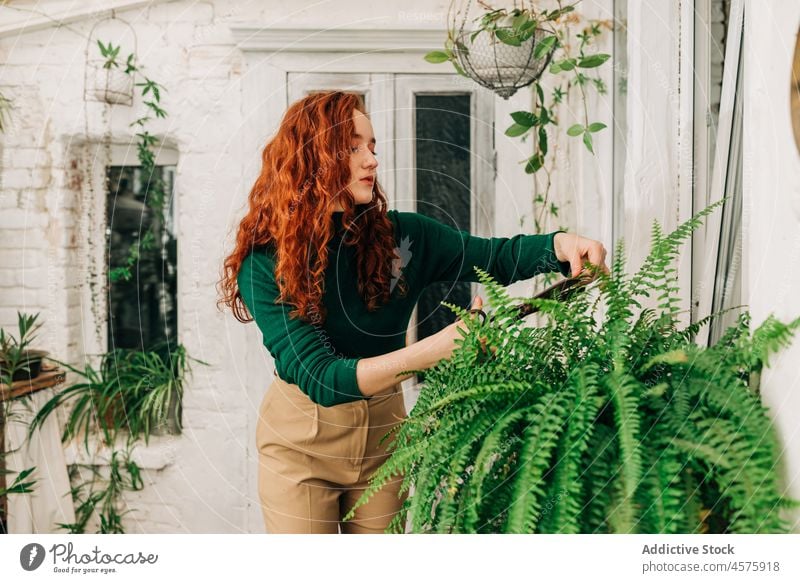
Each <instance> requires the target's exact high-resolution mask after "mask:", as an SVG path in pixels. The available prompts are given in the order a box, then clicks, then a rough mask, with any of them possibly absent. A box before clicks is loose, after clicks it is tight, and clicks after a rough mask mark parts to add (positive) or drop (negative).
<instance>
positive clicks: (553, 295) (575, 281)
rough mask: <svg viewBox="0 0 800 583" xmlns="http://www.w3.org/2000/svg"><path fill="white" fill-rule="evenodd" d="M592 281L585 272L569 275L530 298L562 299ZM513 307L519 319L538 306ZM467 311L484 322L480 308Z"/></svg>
mask: <svg viewBox="0 0 800 583" xmlns="http://www.w3.org/2000/svg"><path fill="white" fill-rule="evenodd" d="M592 281H594V278H593V277H592V276H591V275H589V274H586V273H583V274H581V275H578V276H577V277H569V278H566V279H562V280H561V281H558V282H556V283H554V284H553V285H551V286H549V287H547V288H545V289H544V290H542V291H541V292H539V293H538V294H536V295H535V296H533V297H532V298H531V299H534V300H552V299H555V300H559V301H563V300H566V299H568V298H569V297H570V296H572V295H573V294H574V293H576V292H578V291H581V290H582V289H583V288H584V287H586V285H588V284H589V283H591V282H592ZM514 307H515V309H516V310H517V316H516V319H517V320H521V319H522V318H524V317H525V316H529V315H531V314H533V313H534V312H538V311H539V306H532V305H530V304H529V303H527V302H523V303H521V304H517V305H516V306H514ZM467 311H468V312H469V313H470V314H477V315H478V316H480V317H481V324H484V323H485V322H486V318H487V315H486V312H484V311H483V309H482V308H469V309H468V310H467ZM459 319H460V318H459ZM492 319H494V316H492Z"/></svg>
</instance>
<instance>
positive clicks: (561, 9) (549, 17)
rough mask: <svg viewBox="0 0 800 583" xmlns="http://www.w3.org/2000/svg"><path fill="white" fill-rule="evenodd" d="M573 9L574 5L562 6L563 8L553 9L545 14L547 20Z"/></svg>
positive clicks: (556, 17)
mask: <svg viewBox="0 0 800 583" xmlns="http://www.w3.org/2000/svg"><path fill="white" fill-rule="evenodd" d="M573 10H575V6H574V5H570V6H564V8H560V9H556V10H553V11H552V12H551V13H550V14H548V15H547V20H556V19H558V18H560V17H561V16H563V15H564V14H567V13H568V12H572V11H573Z"/></svg>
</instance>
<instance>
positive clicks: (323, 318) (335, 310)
mask: <svg viewBox="0 0 800 583" xmlns="http://www.w3.org/2000/svg"><path fill="white" fill-rule="evenodd" d="M377 156H378V152H376V140H375V135H374V133H373V131H372V125H371V123H370V120H369V118H368V116H367V114H366V110H365V108H364V105H363V103H362V102H361V100H360V97H359V96H358V95H355V94H351V93H344V92H338V91H331V92H321V93H315V94H312V95H309V96H308V97H305V98H303V99H301V100H299V101H297V102H296V103H294V104H293V105H291V106H290V107H289V109H288V110H287V112H286V114H285V116H284V118H283V120H282V123H281V125H280V128H279V129H278V132H277V134H276V136H275V137H274V138H273V139H272V140H271V141H270V142H269V143H268V144H267V145H266V147H265V148H264V151H263V155H262V161H263V166H262V170H261V174H260V175H259V177H258V179H257V180H256V182H255V185H254V186H253V188H252V190H251V191H250V195H249V211H248V213H247V214H246V216H245V217H244V219H242V221H241V223H240V225H239V229H238V233H237V237H236V248H235V249H234V251H233V253H232V254H231V255H230V256H229V257H228V258H227V259H226V260H225V264H224V276H223V279H222V287H223V291H224V298H223V299H222V300H221V301H222V302H224V303H226V304H227V305H229V306H230V307H231V308H232V310H233V313H234V315H235V316H236V318H237V319H239V320H240V321H242V322H248V321H250V318H249V317H248V314H251V315H252V319H254V320H255V322H256V324H257V326H258V328H259V329H260V330H261V333H262V335H263V341H264V346H265V347H266V348H267V350H268V351H269V352H270V354H271V355H272V357H273V358H274V361H275V373H274V374H275V376H274V378H273V380H272V384H271V385H270V387H269V389H268V390H267V392H266V395H265V397H264V399H263V400H262V402H261V407H260V410H259V418H258V426H257V431H256V442H257V447H258V452H259V485H258V489H259V497H260V500H261V504H262V511H263V515H264V522H265V525H266V527H267V530H268V532H271V533H336V532H338V531H339V528H340V527H341V531H342V532H344V533H382V532H383V531H384V530H385V529H386V528H387V527H388V525H389V523H390V522H391V520H392V518H393V517H394V516H395V514H396V513H397V512H398V510H399V508H400V506H401V504H402V501H403V500H405V498H406V496H407V493H402V494H400V492H399V490H400V486H401V484H402V476H398V477H397V479H396V480H395V481H394V482H391V483H390V484H387V485H386V486H385V487H384V488H383V489H382V490H381V491H380V492H378V493H377V494H375V495H374V496H373V497H372V498H370V500H369V502H367V503H366V504H364V505H362V506H360V507H359V508H358V509H357V511H356V513H355V517H354V518H353V519H351V520H348V521H345V522H342V521H341V517H342V516H344V515H345V514H346V513H347V512H348V511H349V510H350V509H351V508H352V507H353V506H354V505H355V503H356V501H357V500H358V499H359V497H360V496H361V493H362V492H363V491H364V489H365V488H366V487H367V485H368V481H369V478H370V476H371V475H372V474H373V473H374V472H375V470H376V469H377V468H378V467H379V466H380V465H381V464H382V463H383V462H384V461H385V460H386V459H387V457H388V453H387V452H386V446H387V445H388V440H384V441H383V443H380V442H381V438H382V437H383V436H384V435H386V433H388V432H389V431H390V430H391V429H392V427H394V426H395V425H397V424H398V423H400V422H401V421H402V419H403V418H404V417H405V416H406V410H405V406H404V403H403V394H402V392H401V386H400V382H401V381H403V380H405V379H406V378H408V377H409V376H411V375H410V374H404V375H400V376H398V373H400V372H402V371H407V370H421V369H427V368H430V367H432V366H433V365H435V364H436V363H437V362H438V361H439V360H441V359H443V358H448V357H449V356H450V355H451V353H452V351H453V349H454V348H455V346H456V344H455V340H456V339H457V338H461V334H459V330H460V323H459V322H458V321H457V322H454V323H453V324H451V325H449V326H447V327H446V328H444V329H442V330H441V331H440V332H438V333H436V334H434V335H432V336H429V337H427V338H425V339H423V340H420V341H419V342H416V343H414V344H411V345H410V346H406V341H405V339H406V331H407V327H408V322H409V320H410V317H411V313H412V310H413V309H414V305H415V304H416V302H417V299H418V298H419V296H420V294H421V293H422V291H423V290H424V288H425V287H426V286H427V285H429V284H431V283H433V282H436V281H477V278H476V274H475V271H474V269H473V266H474V265H477V266H479V267H481V268H482V269H484V270H486V271H488V272H489V273H491V274H492V275H493V276H494V277H495V278H496V279H497V280H498V281H500V282H502V283H503V284H504V285H508V284H510V283H512V282H514V281H517V280H520V279H527V278H530V277H533V276H534V275H536V274H538V273H543V272H548V271H556V270H559V271H560V272H561V273H562V274H564V275H568V274H569V273H570V269H571V270H572V272H573V273H574V274H577V273H578V272H579V271H581V269H582V266H583V261H584V260H585V259H588V260H589V261H590V262H591V263H593V264H596V265H601V264H603V265H604V260H605V249H604V248H603V246H602V245H601V244H600V243H598V242H597V241H591V240H589V239H585V238H581V237H578V236H576V235H572V234H568V233H564V232H556V233H550V234H548V235H517V236H515V237H512V238H510V239H508V238H491V239H484V238H480V237H474V236H470V235H469V234H468V233H467V232H466V231H458V230H456V229H453V228H451V227H449V226H445V225H443V224H440V223H439V222H437V221H434V220H433V219H430V218H427V217H425V216H423V215H419V214H416V213H407V212H397V211H394V210H387V208H386V198H385V196H384V194H383V191H382V189H381V187H380V186H379V185H378V181H377V178H376V172H375V171H376V168H377V167H378V159H377ZM401 242H402V246H401ZM399 248H402V249H404V250H405V251H404V252H402V253H401V252H397V249H399ZM279 282H280V283H279ZM472 307H473V308H480V307H481V299H480V297H476V298H475V301H474V303H473V306H472Z"/></svg>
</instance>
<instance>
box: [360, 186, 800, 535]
mask: <svg viewBox="0 0 800 583" xmlns="http://www.w3.org/2000/svg"><path fill="white" fill-rule="evenodd" d="M722 202H724V201H720V202H718V203H715V204H714V205H712V206H711V207H708V208H707V209H705V210H704V211H702V212H700V213H698V215H696V216H695V217H693V218H692V219H690V220H689V221H687V222H686V223H684V224H683V225H680V226H679V227H678V228H677V229H676V230H675V231H674V232H673V233H670V234H668V235H666V236H665V235H663V234H662V232H661V229H660V227H659V226H658V225H654V227H653V241H652V250H651V252H650V254H649V255H648V257H647V259H646V260H645V261H644V263H643V265H642V267H641V269H640V270H639V271H638V272H637V273H635V274H633V275H632V276H629V275H627V274H626V272H625V267H624V257H623V253H622V252H623V244H622V242H621V241H620V242H618V244H617V254H616V255H615V258H616V261H615V262H614V264H613V266H612V269H611V270H610V273H609V274H605V273H602V272H599V271H598V270H595V272H596V274H597V278H596V280H595V281H594V282H593V283H592V284H590V286H588V288H587V289H586V290H585V293H580V294H573V295H572V296H570V297H569V298H567V299H566V300H564V301H561V302H560V301H555V300H543V299H533V300H530V299H529V300H524V301H526V302H527V303H530V304H532V305H535V306H537V307H538V308H539V311H540V313H541V314H543V315H544V320H545V322H544V324H543V325H542V326H541V327H535V328H534V327H528V326H526V325H525V324H524V322H521V321H519V320H516V319H515V318H514V317H513V308H514V302H512V298H510V297H508V295H507V294H506V292H505V290H504V289H503V288H502V287H501V286H500V285H499V284H498V283H497V282H495V281H494V280H493V279H492V278H491V277H490V276H489V275H488V274H487V273H485V272H483V271H481V270H480V269H476V271H477V273H478V276H479V279H480V281H481V283H482V284H484V286H485V287H486V289H487V296H488V299H489V301H488V303H489V304H490V305H491V306H493V308H494V312H493V317H490V318H487V319H486V321H485V322H481V321H479V320H478V319H470V317H469V315H468V314H467V313H466V312H465V310H463V309H462V308H459V307H457V306H450V307H451V309H452V310H453V311H454V312H455V313H456V314H457V315H459V316H461V317H462V318H463V319H464V321H465V323H466V325H467V327H468V330H467V331H466V332H465V333H464V335H463V339H462V340H461V341H459V344H460V345H459V346H458V348H457V349H456V350H455V351H454V353H453V355H452V357H451V358H450V359H447V360H442V361H440V362H439V363H438V364H437V365H436V366H435V367H433V368H431V369H428V370H427V371H425V385H426V386H425V388H424V390H423V391H422V392H421V394H420V396H419V400H418V402H417V404H416V406H415V407H414V408H413V410H412V411H411V413H410V414H409V416H408V418H407V419H406V420H405V421H404V423H402V424H401V425H400V426H398V427H396V428H395V429H394V431H393V434H394V440H393V441H392V443H391V444H390V445H389V448H390V450H391V451H392V455H391V456H390V458H389V459H388V460H387V461H386V463H385V464H384V465H383V466H382V467H381V468H379V469H378V470H377V472H376V473H375V474H374V475H373V476H372V480H371V483H370V486H369V488H368V489H367V490H366V491H365V493H364V495H363V496H362V497H361V499H359V501H358V502H357V503H356V505H355V506H354V508H353V509H351V510H350V513H349V514H348V515H347V516H346V517H345V519H346V520H347V519H350V518H352V516H353V510H355V508H357V507H358V506H360V505H361V504H363V503H365V502H366V501H367V500H368V499H369V498H370V497H371V496H372V495H373V494H374V493H375V492H376V491H378V490H379V489H380V488H381V487H382V486H383V485H384V484H385V483H386V482H387V481H388V480H389V479H390V478H391V477H392V476H397V475H401V474H402V475H403V477H404V478H403V488H402V491H410V490H411V487H412V486H413V495H410V496H409V497H408V499H407V500H406V501H405V503H404V504H403V506H402V509H401V512H400V514H398V515H397V517H396V518H395V520H394V521H393V523H392V525H390V529H391V530H392V531H394V532H402V531H403V527H404V525H405V523H406V520H407V519H409V523H410V528H411V531H412V532H415V533H426V532H440V533H447V532H458V533H693V532H698V533H701V532H731V533H762V532H763V533H777V532H786V531H787V530H788V529H789V525H788V524H787V522H786V520H785V518H783V517H782V516H781V515H780V512H781V509H782V508H785V507H786V506H787V505H790V504H796V502H794V501H792V500H789V499H787V498H786V497H784V494H783V492H784V484H782V483H781V481H780V479H779V478H780V477H781V470H780V467H779V464H778V460H779V454H780V451H781V448H780V446H779V443H778V439H777V437H776V435H775V430H774V428H773V426H772V424H771V421H770V418H769V416H768V414H767V410H766V408H765V407H764V405H763V404H762V403H761V401H760V399H759V398H758V395H757V393H756V392H755V391H754V389H753V388H751V387H750V386H749V382H750V378H751V374H752V373H755V372H758V371H759V370H761V368H762V367H763V366H765V365H766V364H767V361H768V358H769V356H770V355H771V354H773V353H774V352H775V351H776V350H779V349H780V348H782V347H785V346H787V345H788V343H789V341H790V339H791V337H792V336H793V334H794V332H795V330H796V329H797V328H798V326H800V318H798V319H796V320H794V321H792V322H790V323H788V324H784V323H782V322H780V321H778V320H776V319H774V318H772V317H770V318H768V319H767V320H766V321H765V322H764V323H763V324H762V325H761V326H759V327H758V328H757V329H756V330H755V331H753V333H752V335H751V334H750V325H749V324H750V318H749V315H748V314H747V313H743V314H742V315H741V316H740V317H739V320H738V323H737V324H736V325H734V326H732V327H731V328H729V329H728V330H727V332H726V334H725V335H724V336H723V338H722V339H721V340H720V342H718V343H717V344H715V345H714V346H711V347H701V346H698V345H696V344H695V343H694V342H693V340H692V336H693V334H694V333H696V332H697V330H698V329H699V326H698V325H694V326H690V327H688V328H681V327H680V326H679V325H678V315H679V310H678V297H677V294H678V291H679V290H678V287H677V283H676V282H677V274H676V272H675V270H674V268H673V264H674V262H675V259H676V257H677V252H678V249H679V247H680V245H681V244H682V242H683V241H685V240H686V239H688V238H689V236H690V235H691V233H692V230H693V229H694V228H695V227H697V226H698V225H699V224H700V223H701V219H702V218H703V217H705V216H706V215H708V214H709V213H710V212H711V211H713V210H714V209H715V208H716V207H718V206H719V205H720V204H721V203H722ZM589 268H590V269H594V266H589ZM648 297H649V298H652V299H653V300H655V301H656V302H657V303H658V307H657V308H649V307H648V308H644V307H643V302H644V298H648ZM516 299H519V298H516ZM445 305H448V304H445ZM601 308H602V309H601ZM717 316H719V314H714V315H712V318H713V317H717ZM710 319H711V318H708V319H706V321H705V322H703V323H701V325H704V324H707V323H708V321H709V320H710ZM482 338H485V339H486V341H487V343H488V344H489V345H490V346H493V347H496V348H497V352H496V353H495V354H494V355H493V356H492V357H490V358H482V355H483V354H484V352H483V351H482V350H481V339H482ZM417 372H419V371H417Z"/></svg>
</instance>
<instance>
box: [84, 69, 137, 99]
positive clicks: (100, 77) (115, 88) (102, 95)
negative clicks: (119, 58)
mask: <svg viewBox="0 0 800 583" xmlns="http://www.w3.org/2000/svg"><path fill="white" fill-rule="evenodd" d="M94 81H95V84H94V95H95V97H97V99H99V100H100V101H105V102H106V103H111V104H115V103H121V104H126V105H130V104H131V103H132V102H133V76H132V75H129V74H128V73H125V72H124V71H122V70H120V69H116V68H113V67H112V68H110V69H105V68H103V67H100V68H98V69H97V70H96V72H95V77H94Z"/></svg>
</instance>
